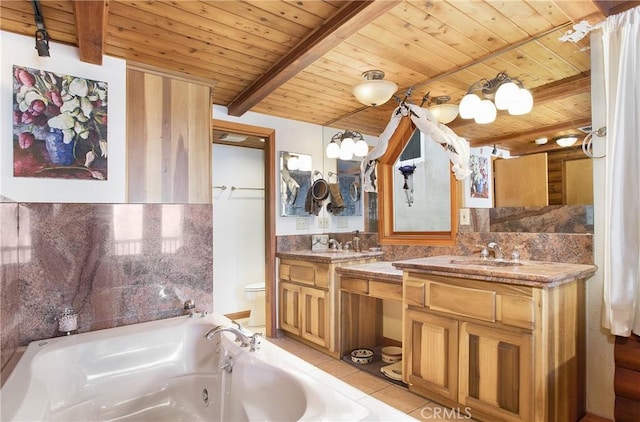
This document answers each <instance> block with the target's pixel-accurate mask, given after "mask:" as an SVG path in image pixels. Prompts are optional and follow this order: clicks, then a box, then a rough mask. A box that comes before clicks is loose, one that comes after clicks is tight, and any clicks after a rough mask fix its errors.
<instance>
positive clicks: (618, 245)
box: [591, 7, 640, 336]
mask: <svg viewBox="0 0 640 422" xmlns="http://www.w3.org/2000/svg"><path fill="white" fill-rule="evenodd" d="M591 46H592V72H593V73H592V76H593V77H595V79H594V83H596V84H597V83H602V84H603V87H602V90H601V92H602V94H603V95H602V97H603V98H602V101H604V107H600V109H601V110H603V113H604V114H605V116H602V115H595V114H594V116H593V117H594V119H593V121H594V124H595V122H596V121H601V122H602V121H604V122H605V125H606V128H607V135H606V140H605V147H604V153H605V154H606V155H605V157H604V158H603V160H605V166H604V167H605V181H604V184H605V187H604V192H605V204H604V207H605V213H604V214H605V215H604V220H605V221H604V233H603V235H604V239H603V240H604V268H603V278H604V313H603V325H604V327H605V328H607V329H609V330H610V331H611V333H612V334H615V335H620V336H629V335H630V334H631V331H633V332H634V333H636V334H640V7H636V8H634V9H631V10H629V11H627V12H624V13H621V14H619V15H614V16H610V17H609V18H607V19H606V20H605V21H603V22H602V23H600V24H598V25H597V26H596V30H594V31H593V32H591ZM600 58H601V59H600ZM596 91H600V88H598V89H597V90H595V91H594V92H596ZM592 95H593V93H592ZM593 100H596V101H597V100H599V99H598V98H595V99H593ZM593 100H592V101H593ZM594 111H595V110H594ZM603 117H604V120H603ZM594 129H596V126H594Z"/></svg>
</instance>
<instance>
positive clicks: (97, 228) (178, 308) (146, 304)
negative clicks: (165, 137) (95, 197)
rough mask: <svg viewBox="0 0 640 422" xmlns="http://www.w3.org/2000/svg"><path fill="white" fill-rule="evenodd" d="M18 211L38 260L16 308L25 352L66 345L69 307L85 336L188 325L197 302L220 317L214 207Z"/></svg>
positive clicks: (23, 269) (23, 275)
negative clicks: (187, 311) (46, 343)
mask: <svg viewBox="0 0 640 422" xmlns="http://www.w3.org/2000/svg"><path fill="white" fill-rule="evenodd" d="M18 210H19V211H18V212H19V214H20V217H21V225H20V237H21V239H23V241H24V243H25V248H26V249H27V250H28V253H27V254H25V256H24V259H21V260H20V263H19V265H18V278H19V283H15V284H16V286H17V289H16V290H17V292H15V293H13V294H14V296H15V298H13V299H11V300H10V302H11V303H10V305H11V306H13V307H14V308H16V309H17V311H18V312H16V315H18V317H19V338H18V344H20V345H26V344H28V343H29V342H30V341H33V340H36V339H41V338H48V337H52V336H55V335H57V334H58V333H57V320H56V317H57V315H59V313H60V312H61V311H62V310H63V309H64V308H65V307H72V308H73V309H74V310H76V312H78V314H79V318H78V331H79V332H84V331H92V330H97V329H104V328H111V327H115V326H119V325H127V324H133V323H138V322H145V321H150V320H154V319H160V318H166V317H171V316H177V315H181V314H182V313H183V304H184V301H185V300H187V299H193V300H194V301H195V302H196V308H197V309H198V310H206V311H209V312H211V311H212V310H213V253H212V248H213V239H212V235H213V231H212V222H213V220H212V206H211V205H177V204H37V203H21V204H19V205H18ZM3 221H4V219H3ZM3 271H4V265H3ZM3 280H4V277H3ZM5 289H6V287H5V285H4V283H3V291H2V297H3V300H5V297H6V296H5V293H6V292H5ZM16 304H18V305H17V306H16ZM3 333H4V322H3ZM2 348H3V355H4V344H3V345H2ZM3 363H4V359H3Z"/></svg>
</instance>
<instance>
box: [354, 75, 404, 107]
mask: <svg viewBox="0 0 640 422" xmlns="http://www.w3.org/2000/svg"><path fill="white" fill-rule="evenodd" d="M362 79H363V81H362V82H360V83H359V84H357V85H356V86H354V87H353V95H355V96H356V98H357V99H358V101H360V102H361V103H362V104H364V105H368V106H371V107H375V106H379V105H381V104H384V103H386V102H387V101H389V100H390V99H391V97H392V96H393V94H395V93H396V91H397V90H398V85H396V84H395V83H393V82H391V81H385V80H384V72H383V71H382V70H367V71H366V72H364V73H363V74H362Z"/></svg>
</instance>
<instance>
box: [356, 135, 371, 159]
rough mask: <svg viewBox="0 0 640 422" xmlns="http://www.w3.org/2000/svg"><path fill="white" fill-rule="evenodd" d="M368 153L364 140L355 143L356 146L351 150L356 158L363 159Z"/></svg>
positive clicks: (367, 145) (367, 146)
mask: <svg viewBox="0 0 640 422" xmlns="http://www.w3.org/2000/svg"><path fill="white" fill-rule="evenodd" d="M368 153H369V144H367V143H366V142H365V140H364V139H360V140H359V141H358V142H356V146H355V148H354V149H353V155H355V156H356V157H364V156H366V155H367V154H368Z"/></svg>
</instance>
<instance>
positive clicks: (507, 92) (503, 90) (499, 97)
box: [493, 82, 520, 110]
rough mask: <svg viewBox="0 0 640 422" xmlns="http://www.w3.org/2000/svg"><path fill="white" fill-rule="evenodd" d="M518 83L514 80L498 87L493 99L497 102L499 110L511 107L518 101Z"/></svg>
mask: <svg viewBox="0 0 640 422" xmlns="http://www.w3.org/2000/svg"><path fill="white" fill-rule="evenodd" d="M519 89H520V88H518V85H516V84H514V83H513V82H507V83H504V84H502V85H500V87H499V88H498V90H497V91H496V96H495V98H494V99H493V101H494V102H495V103H496V108H497V109H498V110H506V109H508V108H509V105H510V104H511V103H512V102H513V101H516V98H517V97H518V90H519Z"/></svg>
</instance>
